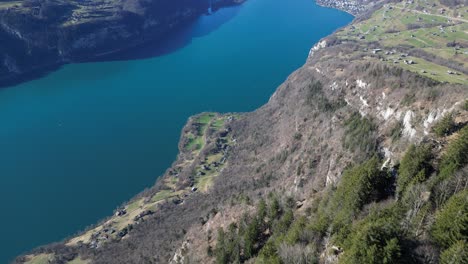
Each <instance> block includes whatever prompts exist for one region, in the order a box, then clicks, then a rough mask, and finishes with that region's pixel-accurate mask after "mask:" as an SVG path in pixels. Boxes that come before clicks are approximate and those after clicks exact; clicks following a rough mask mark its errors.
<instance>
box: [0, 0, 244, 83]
mask: <svg viewBox="0 0 468 264" xmlns="http://www.w3.org/2000/svg"><path fill="white" fill-rule="evenodd" d="M241 2H242V0H218V1H209V0H198V1H189V0H177V1H167V0H161V1H156V0H155V1H147V0H98V1H88V0H86V1H72V0H26V1H2V2H1V3H0V39H1V44H0V85H1V84H7V81H8V80H12V79H18V78H21V77H24V76H25V75H27V74H31V73H41V72H44V71H47V70H49V69H52V68H54V67H57V66H59V65H62V64H64V63H69V62H78V61H86V60H90V59H96V58H99V57H100V56H103V55H108V54H112V53H116V52H118V51H121V50H124V49H128V48H130V47H133V46H137V45H140V44H143V43H146V42H148V41H157V40H158V39H159V38H161V37H162V36H164V35H165V34H167V33H169V32H171V31H173V30H174V29H176V28H177V27H180V26H181V25H184V24H186V23H188V22H189V21H191V20H194V19H195V18H197V17H198V16H200V15H201V14H203V13H206V12H207V11H208V8H209V7H211V8H212V9H213V10H215V9H217V8H220V7H222V6H226V5H231V4H238V3H241Z"/></svg>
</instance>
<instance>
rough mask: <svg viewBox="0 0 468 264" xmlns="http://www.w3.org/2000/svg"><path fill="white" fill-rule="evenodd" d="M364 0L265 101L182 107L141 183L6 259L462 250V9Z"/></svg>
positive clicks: (465, 144) (453, 4)
mask: <svg viewBox="0 0 468 264" xmlns="http://www.w3.org/2000/svg"><path fill="white" fill-rule="evenodd" d="M341 2H343V3H346V2H348V1H341ZM353 3H354V2H353ZM357 3H359V2H357ZM362 3H366V2H361V4H362ZM372 6H373V8H374V9H373V10H371V11H372V12H366V13H365V14H364V15H359V16H358V17H357V18H356V19H355V21H354V22H353V23H352V24H351V25H349V26H347V27H345V28H342V29H340V30H338V31H337V32H336V33H335V34H333V35H332V36H329V37H327V38H325V39H323V40H321V41H320V42H319V43H317V44H316V45H315V46H314V47H313V48H312V49H311V52H310V55H309V58H308V59H307V62H306V63H305V65H304V66H303V67H301V68H300V69H298V70H297V71H296V72H294V73H293V74H291V75H290V76H289V78H288V79H287V80H286V81H285V82H284V84H283V85H281V86H280V87H279V88H278V89H277V91H276V92H275V93H274V94H273V95H272V96H271V99H270V101H269V102H268V103H267V104H266V105H265V106H263V107H262V108H260V109H258V110H257V111H254V112H252V113H246V114H225V115H221V114H216V113H203V114H200V115H198V116H195V117H192V118H191V119H190V120H189V121H188V124H187V125H186V126H185V128H184V129H183V131H182V135H181V141H180V145H179V149H180V154H179V156H178V159H177V161H176V162H175V163H174V164H173V166H172V167H171V168H169V169H168V170H167V172H166V173H165V174H164V175H163V176H162V177H161V178H160V179H159V180H158V182H157V183H156V185H155V186H154V187H152V188H151V189H148V190H146V191H144V192H142V193H141V194H139V195H138V196H136V197H135V198H134V199H133V200H132V201H130V202H129V203H127V204H125V205H123V206H122V207H121V208H118V209H117V210H116V211H115V212H114V215H113V216H112V217H109V218H108V219H105V220H103V221H102V222H101V223H99V224H98V225H96V226H94V227H92V228H90V229H89V230H86V231H85V232H83V233H80V234H78V235H77V236H74V237H71V238H68V239H66V240H64V241H63V242H61V243H57V244H54V245H49V246H45V247H42V248H38V249H36V250H34V251H33V252H31V253H30V254H29V255H26V256H21V257H19V258H18V259H17V260H16V263H29V264H32V263H43V262H39V261H49V263H168V262H170V263H241V262H242V263H244V262H245V263H466V259H467V256H468V249H467V241H466V240H467V236H468V232H467V226H468V190H467V187H468V156H467V155H468V126H467V123H468V78H467V74H468V70H467V63H468V51H467V47H468V33H467V31H468V21H467V20H466V18H465V15H466V14H467V13H468V7H467V6H466V3H465V2H460V1H448V0H443V1H440V2H438V1H435V0H426V1H416V2H415V1H404V2H399V1H392V2H382V3H379V4H374V5H372Z"/></svg>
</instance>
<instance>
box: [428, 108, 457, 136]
mask: <svg viewBox="0 0 468 264" xmlns="http://www.w3.org/2000/svg"><path fill="white" fill-rule="evenodd" d="M432 129H433V130H434V133H435V134H436V135H437V136H439V137H443V136H447V135H450V134H451V133H452V132H453V130H454V129H455V121H454V120H453V115H452V114H451V113H449V114H446V115H444V116H443V117H442V119H441V120H440V121H439V122H437V123H436V124H435V125H434V126H433V127H432Z"/></svg>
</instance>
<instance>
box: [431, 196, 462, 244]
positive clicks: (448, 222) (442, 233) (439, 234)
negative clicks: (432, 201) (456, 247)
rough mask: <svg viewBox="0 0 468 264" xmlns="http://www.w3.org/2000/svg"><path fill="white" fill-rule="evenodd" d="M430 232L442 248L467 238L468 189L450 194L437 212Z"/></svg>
mask: <svg viewBox="0 0 468 264" xmlns="http://www.w3.org/2000/svg"><path fill="white" fill-rule="evenodd" d="M431 234H432V237H433V238H434V240H435V241H436V242H437V243H438V244H439V245H440V246H441V247H443V248H449V247H451V246H452V245H453V244H455V243H456V242H457V241H459V240H466V239H468V190H465V191H463V192H460V193H458V194H455V195H454V196H452V197H451V198H450V199H449V200H448V201H447V203H446V204H445V205H444V206H443V207H442V209H441V210H440V211H439V212H437V214H436V218H435V222H434V225H433V227H432V230H431Z"/></svg>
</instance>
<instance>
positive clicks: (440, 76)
mask: <svg viewBox="0 0 468 264" xmlns="http://www.w3.org/2000/svg"><path fill="white" fill-rule="evenodd" d="M433 3H434V5H433ZM442 9H443V6H441V5H440V4H438V3H437V2H435V1H427V2H420V1H417V2H414V3H412V4H405V3H396V4H395V3H392V4H387V5H385V6H383V7H382V8H381V9H380V10H378V11H376V12H375V13H374V14H373V15H372V17H371V18H370V19H368V20H365V21H363V22H360V23H357V24H355V25H353V26H348V27H346V28H344V29H343V30H342V31H340V32H338V36H339V37H340V38H341V39H343V40H354V41H357V40H359V41H360V42H361V43H362V41H364V43H373V45H375V44H376V43H377V44H378V47H379V48H380V49H381V50H382V51H379V52H377V53H374V54H372V50H368V53H369V54H370V55H371V54H372V55H376V56H378V57H379V58H381V59H382V60H384V61H387V62H388V63H390V64H392V65H394V66H396V67H402V68H404V69H407V70H410V71H412V72H415V73H418V74H421V75H424V76H426V77H429V78H432V79H434V80H437V81H440V82H449V83H460V84H468V76H467V75H466V74H465V73H463V72H460V71H459V68H465V69H467V68H468V49H467V48H466V47H468V23H467V21H466V20H465V19H464V17H463V16H462V14H464V13H466V10H468V9H467V8H464V9H463V10H460V11H459V12H458V13H453V12H450V11H441V10H442ZM465 9H466V10H465ZM463 11H464V12H463ZM451 42H455V43H456V44H458V45H456V47H452V46H451V45H450V43H451ZM402 49H403V50H408V51H412V52H413V53H414V52H416V53H415V54H422V53H425V54H428V55H424V56H422V55H421V56H419V55H418V56H412V57H407V58H406V56H405V58H403V59H407V60H412V61H414V62H415V64H405V63H404V60H401V59H402V58H401V57H400V58H399V56H401V52H399V50H402ZM418 50H419V53H418V52H417V51H418ZM428 56H431V57H428ZM400 60H401V61H400ZM394 61H398V63H394ZM439 62H440V63H439ZM447 62H450V63H447ZM441 63H442V64H441ZM456 64H458V66H457V67H458V68H457V69H458V70H457V69H454V68H456V67H455V66H453V65H456ZM451 67H454V68H451ZM449 72H452V73H453V74H450V73H449Z"/></svg>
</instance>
